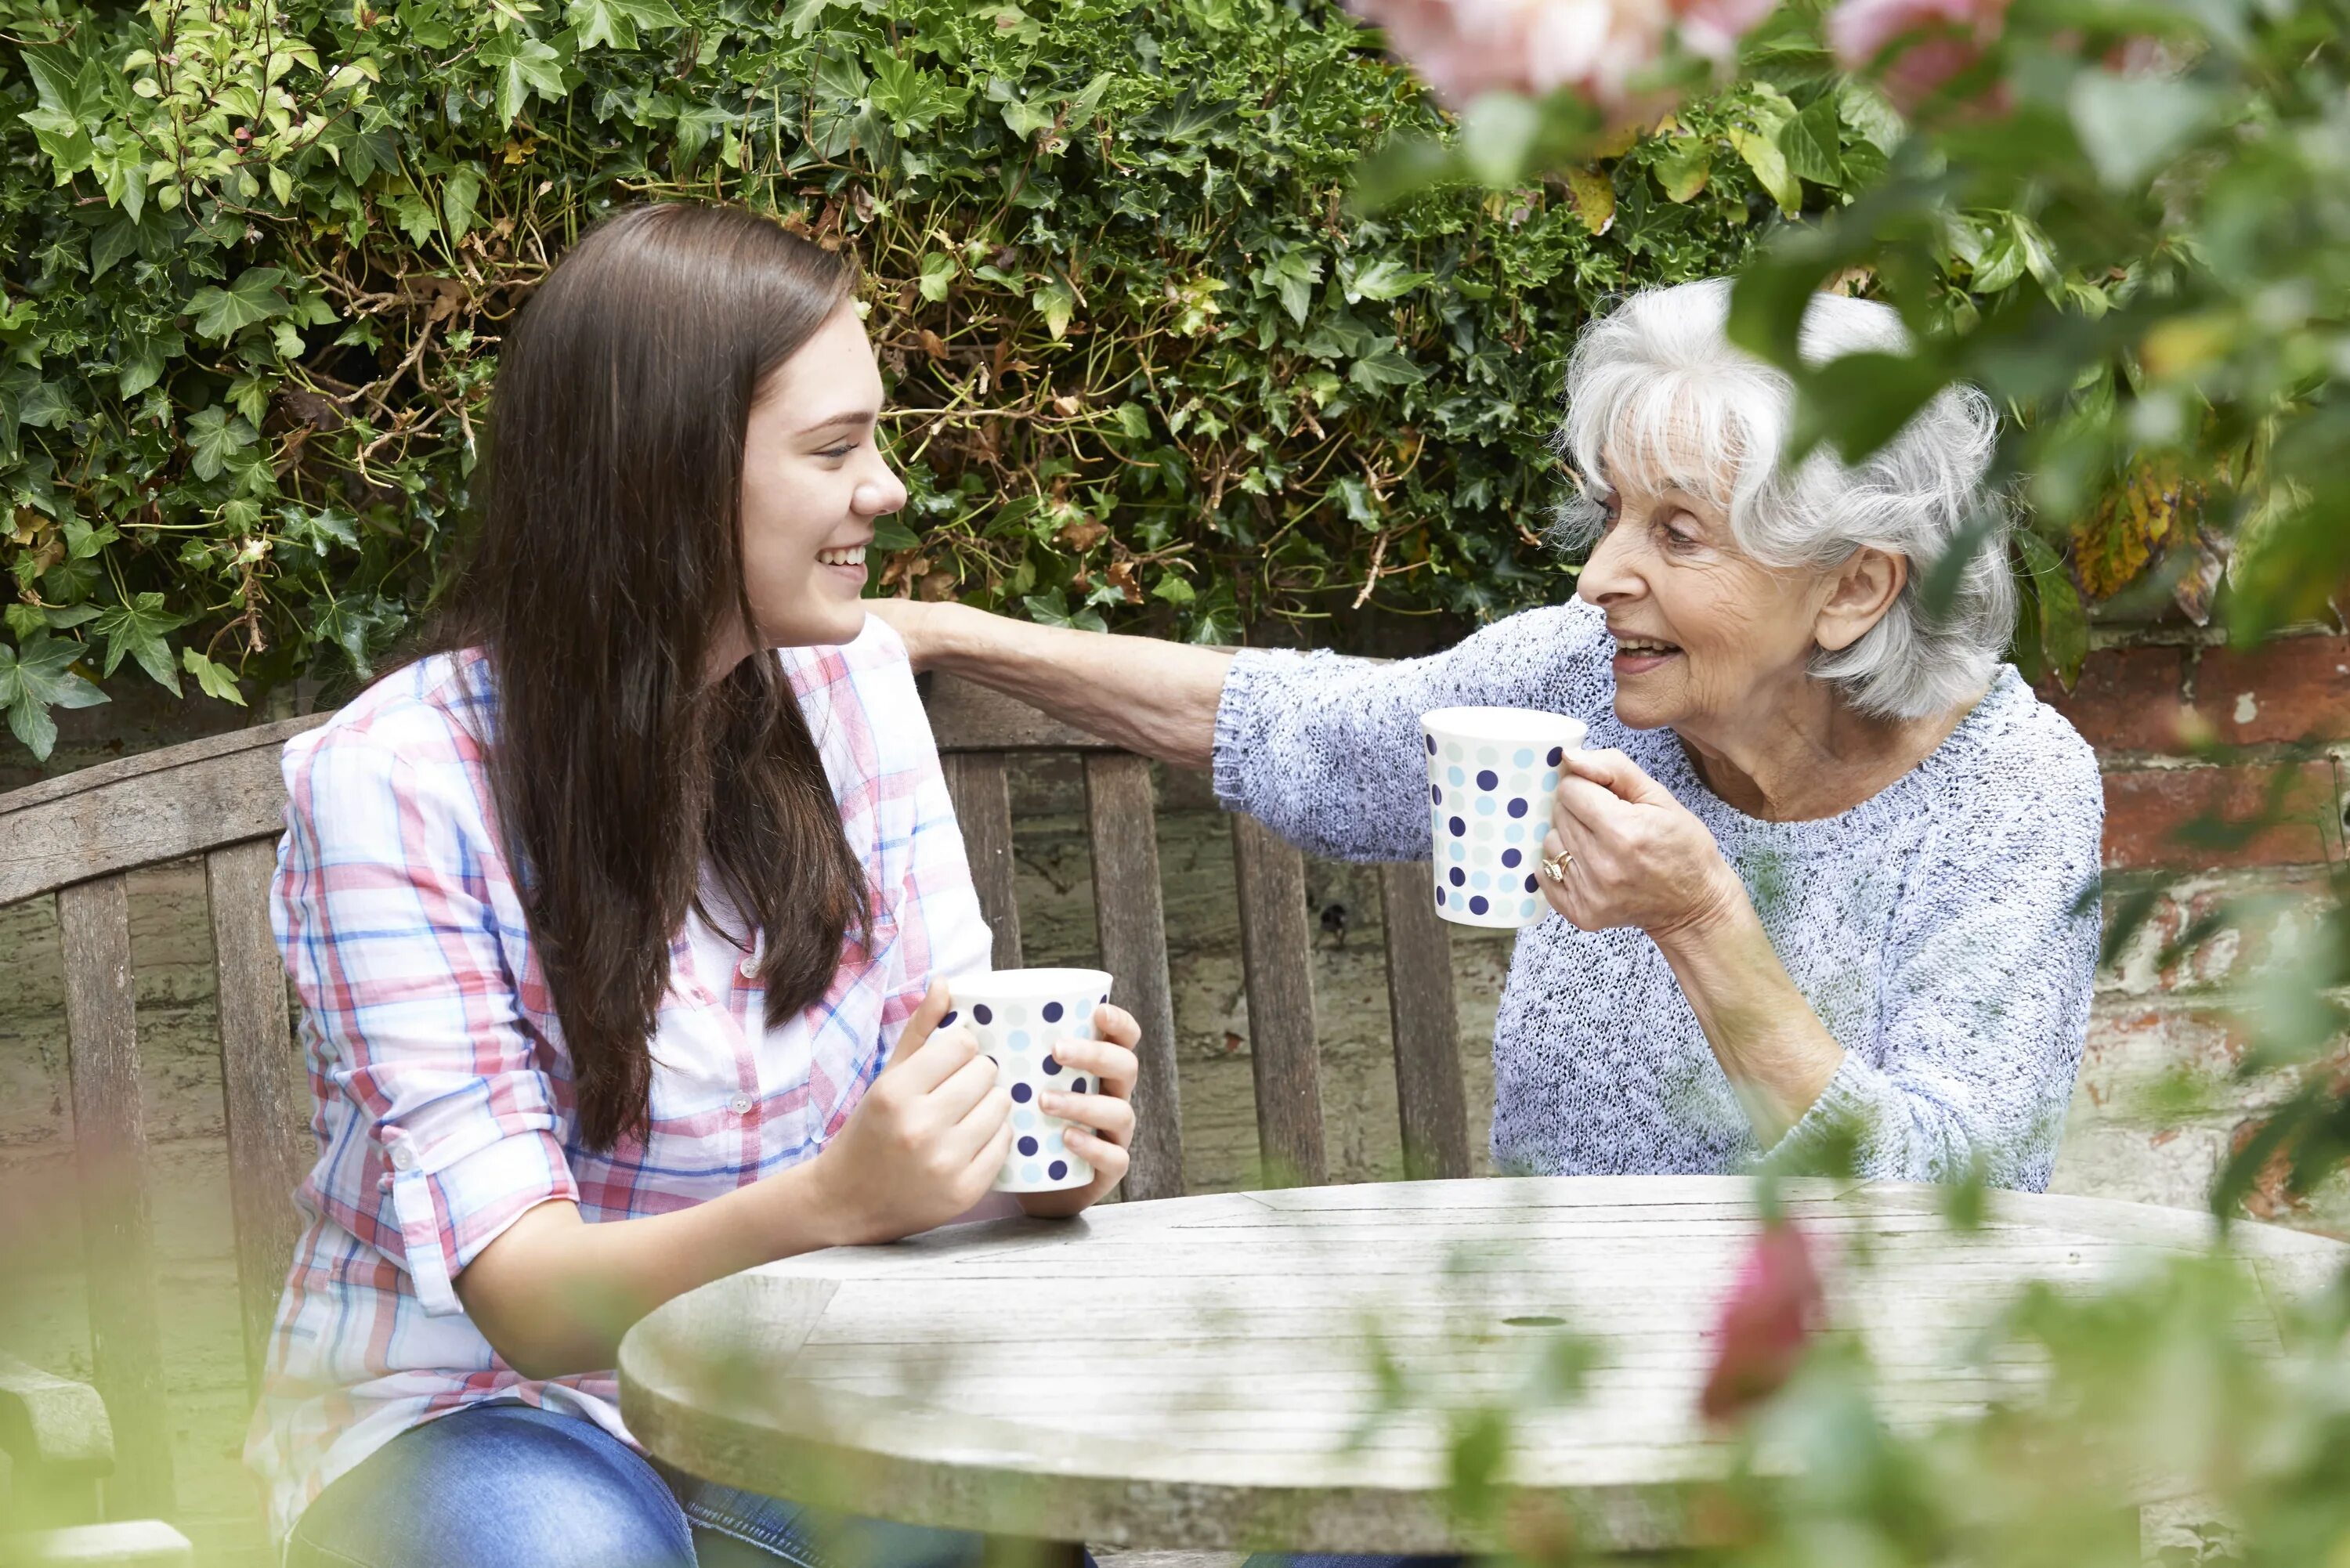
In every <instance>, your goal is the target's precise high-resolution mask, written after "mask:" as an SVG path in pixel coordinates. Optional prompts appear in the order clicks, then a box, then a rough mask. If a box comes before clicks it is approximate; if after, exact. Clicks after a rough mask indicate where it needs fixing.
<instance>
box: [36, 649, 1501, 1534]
mask: <svg viewBox="0 0 2350 1568" xmlns="http://www.w3.org/2000/svg"><path fill="white" fill-rule="evenodd" d="M926 685H927V686H928V688H929V689H928V691H927V700H928V702H929V706H930V711H931V723H932V727H933V728H934V730H935V731H936V732H937V735H938V739H939V745H940V749H941V753H942V754H943V756H944V758H945V763H946V772H947V783H948V787H949V789H950V791H951V793H952V794H953V796H954V801H955V808H956V812H957V814H958V815H959V816H960V817H961V819H962V831H963V835H964V838H965V841H966V842H967V844H968V845H969V847H970V852H971V858H972V875H973V877H974V878H975V880H976V882H977V884H978V890H979V898H980V903H981V906H982V908H983V909H984V910H985V912H986V915H987V918H988V919H989V921H990V922H991V923H992V925H993V929H994V932H995V961H996V963H997V965H998V966H999V967H1011V966H1014V965H1017V964H1019V963H1020V961H1021V938H1020V912H1019V909H1018V907H1017V904H1016V903H1015V901H1014V896H1013V856H1012V803H1011V794H1010V789H1009V784H1008V775H1007V763H1008V761H1009V760H1010V758H1011V757H1012V756H1013V755H1014V753H1076V754H1077V755H1078V756H1079V757H1080V758H1081V759H1082V765H1083V771H1084V775H1085V794H1086V826H1087V838H1088V840H1089V841H1090V845H1091V850H1092V858H1093V877H1094V889H1095V900H1094V904H1095V909H1096V919H1097V929H1098V935H1099V949H1100V960H1101V964H1102V967H1103V968H1105V969H1107V970H1109V971H1111V972H1112V973H1113V974H1115V975H1116V976H1117V977H1118V991H1117V993H1116V998H1117V1000H1118V1002H1120V1003H1121V1004H1122V1005H1124V1006H1125V1007H1127V1008H1128V1010H1130V1011H1131V1012H1133V1013H1134V1014H1135V1015H1136V1017H1137V1018H1139V1020H1140V1021H1141V1023H1142V1026H1143V1064H1142V1078H1141V1082H1140V1084H1139V1086H1138V1089H1137V1092H1136V1096H1135V1097H1136V1108H1137V1111H1138V1113H1139V1122H1140V1126H1139V1132H1138V1134H1137V1137H1136V1142H1135V1148H1134V1164H1133V1168H1132V1171H1131V1174H1130V1175H1129V1176H1128V1180H1127V1183H1126V1187H1125V1189H1124V1196H1125V1197H1126V1198H1127V1199H1153V1198H1169V1197H1174V1196H1177V1195H1180V1193H1181V1191H1182V1190H1183V1160H1182V1147H1181V1137H1180V1118H1179V1116H1178V1104H1179V1100H1178V1088H1179V1086H1178V1083H1177V1073H1176V1056H1175V1022H1174V1004H1173V992H1172V987H1171V985H1170V977H1169V970H1168V958H1167V934H1166V928H1165V919H1164V913H1163V909H1162V903H1161V893H1160V884H1159V848H1158V841H1157V838H1156V836H1155V833H1154V820H1155V816H1154V806H1155V803H1154V797H1153V794H1152V785H1151V778H1150V770H1149V763H1147V762H1146V761H1145V760H1144V759H1142V758H1141V757H1139V756H1136V755H1133V754H1132V753H1125V752H1121V751H1118V750H1117V749H1115V748H1114V747H1111V746H1110V745H1108V744H1107V742H1103V741H1100V740H1098V739H1097V738H1096V737H1094V736H1092V735H1089V734H1087V733H1084V732H1080V731H1076V730H1073V729H1069V728H1067V727H1066V726H1063V725H1060V724H1057V723H1055V722H1053V721H1051V720H1049V719H1047V718H1046V717H1045V715H1043V714H1042V713H1039V712H1037V711H1035V710H1034V709H1031V708H1028V707H1026V706H1024V705H1023V704H1021V703H1019V702H1016V701H1013V700H1011V699H1009V698H1006V697H1003V696H1000V695H998V694H996V693H993V692H991V691H986V690H984V689H982V688H979V687H976V686H972V685H969V684H966V683H962V682H959V681H955V680H951V679H950V678H944V677H941V678H938V679H936V680H934V681H926ZM320 722H323V716H317V717H309V718H300V719H292V720H287V721H285V722H280V723H274V724H266V725H261V726H257V727H255V728H253V729H249V730H242V731H237V732H233V733H230V734H225V735H221V736H216V737H213V738H212V739H208V740H203V741H196V742H190V743H188V744H186V745H181V746H174V747H171V748H169V749H167V750H163V751H159V752H154V753H148V754H146V755H142V756H137V757H132V758H128V759H126V760H124V761H121V762H118V763H106V764H104V765H102V766H99V767H94V768H89V769H86V770H84V771H82V772H79V773H77V774H69V775H68V776H65V777H61V778H57V779H53V780H49V781H47V782H46V783H42V784H35V785H32V786H30V787H29V788H26V789H21V790H18V791H16V792H15V793H13V794H5V795H0V844H5V845H6V846H8V847H7V851H6V853H5V856H0V907H5V906H7V905H12V904H16V903H18V902H21V901H24V900H26V899H30V898H40V897H44V896H53V897H54V898H56V900H57V928H58V935H59V941H60V948H61V950H62V953H63V958H64V967H65V994H66V1023H67V1029H68V1040H69V1047H68V1063H69V1067H70V1072H71V1078H72V1095H71V1100H72V1115H73V1137H74V1158H75V1162H76V1177H77V1181H78V1191H79V1198H80V1209H81V1230H82V1246H83V1255H84V1259H85V1264H86V1273H87V1278H88V1285H89V1309H88V1311H89V1330H90V1341H91V1347H92V1357H91V1365H92V1367H93V1369H94V1380H95V1385H96V1389H97V1396H98V1398H99V1399H101V1400H102V1401H103V1408H102V1409H98V1408H97V1407H96V1403H95V1402H94V1401H91V1400H90V1399H89V1398H88V1395H87V1392H86V1391H84V1392H83V1393H82V1394H81V1395H80V1396H78V1397H77V1396H76V1395H75V1394H74V1393H73V1392H72V1390H74V1389H75V1388H78V1386H76V1385H62V1384H59V1383H58V1380H57V1379H54V1378H49V1377H47V1376H45V1375H42V1374H39V1373H36V1372H34V1371H33V1370H32V1369H30V1368H26V1367H22V1366H17V1365H15V1364H11V1363H8V1362H6V1361H5V1358H0V1452H5V1453H7V1454H8V1455H9V1456H10V1457H11V1458H12V1459H14V1461H15V1468H16V1490H18V1492H19V1493H20V1494H21V1493H24V1492H26V1490H27V1489H28V1486H29V1487H33V1488H38V1489H43V1490H45V1493H46V1495H47V1496H49V1497H51V1498H53V1499H54V1498H56V1497H59V1496H62V1497H65V1498H67V1499H68V1500H77V1499H86V1500H87V1501H79V1502H72V1501H69V1503H68V1510H67V1511H72V1512H78V1513H82V1514H85V1515H88V1514H95V1515H97V1516H99V1517H102V1518H103V1519H105V1520H107V1521H155V1520H161V1521H169V1520H171V1519H172V1518H173V1517H174V1516H175V1514H176V1512H177V1500H176V1499H175V1496H174V1488H173V1480H172V1450H171V1443H170V1432H171V1423H172V1411H171V1409H170V1407H169V1404H168V1401H167V1399H166V1397H165V1385H164V1366H163V1357H162V1352H161V1334H160V1321H161V1320H160V1318H159V1312H160V1311H161V1307H160V1304H159V1301H158V1296H157V1289H156V1268H155V1251H154V1243H153V1237H152V1233H151V1222H150V1219H149V1213H150V1205H149V1181H150V1164H149V1160H148V1158H147V1142H146V1132H145V1127H144V1125H143V1121H142V1117H141V1114H140V1055H139V1029H138V1019H137V1016H136V1011H135V1008H134V1005H133V999H132V991H131V964H130V903H129V899H128V897H127V893H126V888H125V877H126V874H127V873H129V872H131V871H133V870H136V869H138V868H139V867H146V866H151V865H156V864H159V863H161V862H166V861H172V860H178V859H182V858H183V857H191V856H202V857H203V862H204V884H205V896H206V901H207V904H208V906H209V912H210V919H211V927H212V938H213V963H214V969H215V980H216V984H217V1007H218V1016H219V1048H220V1064H221V1081H222V1085H223V1099H224V1112H225V1118H226V1131H227V1143H228V1153H229V1186H230V1204H231V1209H232V1211H233V1214H234V1231H235V1250H236V1273H237V1283H238V1293H239V1302H240V1306H241V1314H240V1315H241V1326H242V1331H243V1336H244V1361H245V1370H246V1377H247V1384H248V1388H249V1389H250V1388H251V1387H252V1386H255V1385H256V1384H257V1382H258V1378H259V1376H260V1371H261V1366H262V1360H263V1356H264V1354H265V1347H266V1344H267V1339H268V1334H269V1327H270V1323H271V1320H272V1318H273V1316H274V1314H275V1313H276V1304H277V1297H278V1293H279V1290H280V1288H281V1287H282V1285H283V1284H284V1282H285V1277H286V1265H287V1261H288V1259H289V1257H290V1256H291V1253H292V1251H293V1246H294V1243H295V1241H296V1236H297V1234H298V1231H299V1222H298V1216H297V1213H296V1209H295V1207H294V1204H293V1201H292V1198H291V1194H292V1193H293V1192H294V1190H295V1189H296V1187H297V1186H298V1185H299V1184H300V1182H301V1180H302V1179H303V1178H304V1176H305V1175H306V1174H307V1171H308V1169H309V1168H310V1164H311V1161H312V1158H314V1154H315V1147H314V1144H313V1140H312V1137H311V1135H310V1130H309V1118H310V1096H309V1089H308V1085H307V1076H306V1073H305V1069H304V1066H303V1063H302V1059H301V1054H300V1051H299V1048H298V1047H297V1045H296V1033H295V1031H294V1028H293V1026H292V1013H291V1008H290V1006H289V997H288V992H287V987H286V975H285V971H284V968H283V966H282V965H281V963H280V962H279V959H278V954H277V949H276V943H275V941H274V940H272V938H271V935H270V929H269V911H268V892H269V883H270V878H271V876H272V874H273V872H274V870H275V868H276V844H277V837H278V835H279V833H280V831H281V830H282V828H283V826H284V813H285V790H284V787H283V784H282V783H281V782H280V777H279V772H278V753H279V751H280V748H281V747H282V746H283V745H284V743H285V742H286V740H287V738H288V737H290V736H293V735H295V734H298V733H300V732H302V731H304V730H307V729H309V728H311V727H312V726H314V725H316V724H318V723H320ZM1232 854H1233V861H1234V869H1235V873H1236V878H1237V885H1238V888H1239V903H1240V926H1241V934H1242V952H1243V967H1244V971H1245V977H1246V988H1247V996H1248V1007H1249V1027H1250V1041H1251V1046H1252V1052H1253V1074H1254V1078H1255V1086H1256V1105H1257V1128H1258V1138H1259V1144H1260V1147H1261V1151H1262V1154H1263V1163H1264V1167H1265V1168H1266V1169H1267V1170H1268V1171H1272V1172H1277V1173H1280V1179H1285V1180H1290V1181H1295V1182H1306V1183H1315V1182H1320V1181H1322V1180H1324V1179H1326V1176H1327V1170H1328V1165H1327V1160H1326V1157H1325V1153H1324V1144H1323V1131H1322V1112H1321V1099H1320V1087H1319V1082H1318V1075H1317V1071H1316V1059H1315V1016H1314V996H1313V990H1312V973H1313V971H1312V964H1311V955H1310V946H1311V929H1310V925H1309V920H1308V911H1307V909H1306V900H1305V865H1304V861H1303V858H1302V857H1300V855H1299V854H1298V852H1297V851H1296V850H1295V849H1293V848H1291V847H1290V846H1287V845H1285V844H1283V843H1282V842H1281V841H1280V840H1278V839H1276V838H1274V836H1272V835H1271V834H1269V833H1268V832H1266V831H1265V830H1264V829H1263V827H1262V826H1259V825H1258V824H1256V823H1255V822H1253V820H1251V819H1249V818H1247V817H1242V816H1235V817H1234V818H1232ZM1427 878H1428V871H1427V867H1425V866H1424V865H1407V866H1390V867H1381V868H1380V871H1379V888H1380V894H1381V901H1382V905H1383V908H1384V924H1385V928H1386V940H1387V964H1388V1000H1389V1011H1390V1018H1391V1022H1392V1024H1393V1028H1394V1038H1395V1061H1396V1078H1397V1090H1398V1096H1397V1097H1398V1101H1399V1106H1400V1121H1401V1124H1402V1127H1401V1130H1402V1138H1403V1149H1404V1158H1405V1168H1406V1169H1407V1171H1408V1172H1409V1173H1410V1174H1412V1175H1414V1176H1466V1175H1468V1174H1470V1172H1471V1159H1470V1147H1469V1131H1468V1116H1467V1114H1466V1108H1465V1105H1464V1097H1463V1093H1462V1085H1461V1067H1460V1059H1459V1055H1458V1042H1457V1039H1456V1035H1455V1024H1454V1015H1453V1002H1452V978H1451V977H1452V970H1451V961H1450V945H1449V938H1448V934H1447V928H1446V927H1445V926H1444V925H1443V923H1442V922H1440V920H1438V919H1437V918H1436V916H1435V913H1434V910H1433V908H1432V907H1431V904H1430V899H1429V896H1428V880H1427ZM93 1412H95V1420H93ZM108 1428H110V1438H109V1434H108V1430H107V1429H108ZM101 1476H102V1477H103V1480H102V1481H101V1480H98V1479H97V1478H99V1477H101ZM42 1522H45V1523H48V1524H54V1525H68V1524H75V1523H80V1522H84V1521H80V1520H76V1519H71V1518H56V1519H51V1520H47V1521H42ZM124 1540H125V1542H126V1546H125V1552H133V1551H134V1550H135V1552H143V1553H146V1555H139V1556H137V1560H138V1561H142V1562H143V1561H149V1560H153V1561H159V1562H160V1561H168V1560H169V1558H168V1556H163V1557H156V1556H153V1555H152V1553H153V1552H154V1551H155V1550H156V1549H157V1548H156V1538H155V1536H154V1534H153V1532H151V1531H145V1530H144V1528H143V1526H142V1527H141V1529H140V1530H138V1531H134V1532H131V1533H130V1535H126V1536H125V1537H124ZM165 1546H166V1547H168V1542H166V1543H165ZM5 1555H6V1551H5V1547H0V1557H5ZM76 1560H77V1561H99V1560H109V1559H106V1558H105V1557H104V1555H103V1554H102V1553H100V1554H99V1555H97V1556H92V1555H89V1554H87V1553H85V1554H84V1555H82V1556H80V1557H78V1558H77V1559H76ZM114 1560H130V1558H129V1557H127V1556H118V1558H117V1559H114Z"/></svg>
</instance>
